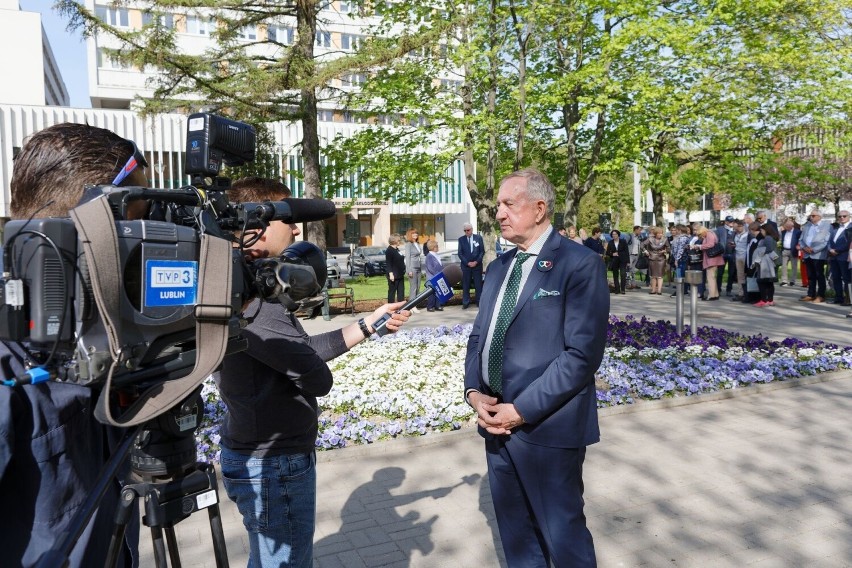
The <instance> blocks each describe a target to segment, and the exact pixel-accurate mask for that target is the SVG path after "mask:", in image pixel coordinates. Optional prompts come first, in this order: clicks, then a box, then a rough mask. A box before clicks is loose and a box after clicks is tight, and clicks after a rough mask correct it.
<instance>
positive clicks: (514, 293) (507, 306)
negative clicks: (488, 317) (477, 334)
mask: <svg viewBox="0 0 852 568" xmlns="http://www.w3.org/2000/svg"><path fill="white" fill-rule="evenodd" d="M531 256H532V255H531V254H529V253H526V252H519V253H517V254H516V255H515V266H513V267H512V274H510V275H509V283H508V284H507V285H506V291H505V292H504V293H503V301H502V302H501V303H500V312H499V313H498V314H497V323H496V324H495V325H494V335H492V336H491V348H490V349H489V350H488V386H490V387H491V390H492V391H494V392H495V393H497V394H500V393H502V392H503V344H504V343H505V341H506V329H508V328H509V322H510V321H511V320H512V312H514V311H515V304H517V303H518V288H520V284H521V274H522V273H523V270H524V269H523V264H524V262H525V261H526V260H527V259H528V258H529V257H531Z"/></svg>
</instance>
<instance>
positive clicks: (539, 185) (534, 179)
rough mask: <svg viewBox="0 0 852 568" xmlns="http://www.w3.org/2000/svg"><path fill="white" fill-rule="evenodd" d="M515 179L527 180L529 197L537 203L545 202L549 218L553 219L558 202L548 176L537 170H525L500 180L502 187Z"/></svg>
mask: <svg viewBox="0 0 852 568" xmlns="http://www.w3.org/2000/svg"><path fill="white" fill-rule="evenodd" d="M514 178H523V179H525V180H527V190H526V195H527V197H529V198H531V199H534V200H536V201H544V204H545V206H546V207H547V216H548V217H552V216H553V210H554V204H555V202H556V192H555V191H554V189H553V184H552V183H550V180H549V179H547V176H546V175H544V174H543V173H542V172H540V171H539V170H537V169H536V168H524V169H522V170H518V171H516V172H512V173H510V174H509V175H507V176H505V177H504V178H503V179H501V180H500V185H503V184H504V183H505V182H507V181H509V180H510V179H514Z"/></svg>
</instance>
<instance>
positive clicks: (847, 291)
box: [846, 282, 852, 318]
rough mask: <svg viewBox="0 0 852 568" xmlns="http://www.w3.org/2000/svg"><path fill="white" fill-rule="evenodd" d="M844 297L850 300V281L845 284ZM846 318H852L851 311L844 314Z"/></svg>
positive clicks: (851, 289) (851, 283)
mask: <svg viewBox="0 0 852 568" xmlns="http://www.w3.org/2000/svg"><path fill="white" fill-rule="evenodd" d="M846 299H847V300H849V301H850V302H852V282H850V283H849V284H847V285H846ZM846 317H847V318H852V312H849V313H848V314H846Z"/></svg>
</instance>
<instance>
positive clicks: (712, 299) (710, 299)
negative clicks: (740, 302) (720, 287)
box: [707, 296, 719, 302]
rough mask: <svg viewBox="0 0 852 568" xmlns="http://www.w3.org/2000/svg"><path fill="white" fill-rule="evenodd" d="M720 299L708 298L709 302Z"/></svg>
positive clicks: (717, 297)
mask: <svg viewBox="0 0 852 568" xmlns="http://www.w3.org/2000/svg"><path fill="white" fill-rule="evenodd" d="M718 299H719V296H716V297H715V298H707V301H708V302H713V301H715V300H718Z"/></svg>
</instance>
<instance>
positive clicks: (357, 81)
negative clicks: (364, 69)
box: [340, 73, 367, 87]
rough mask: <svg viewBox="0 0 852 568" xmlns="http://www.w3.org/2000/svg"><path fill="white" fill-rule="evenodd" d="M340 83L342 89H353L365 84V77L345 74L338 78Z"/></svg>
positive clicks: (359, 74) (356, 74) (358, 74)
mask: <svg viewBox="0 0 852 568" xmlns="http://www.w3.org/2000/svg"><path fill="white" fill-rule="evenodd" d="M340 82H341V84H342V85H343V86H344V87H355V86H357V85H363V84H364V83H366V82H367V76H366V75H365V74H363V73H347V74H346V75H343V76H341V77H340Z"/></svg>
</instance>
